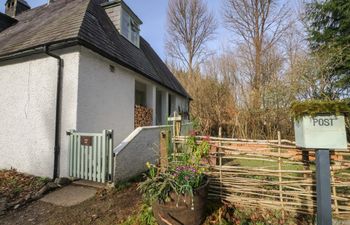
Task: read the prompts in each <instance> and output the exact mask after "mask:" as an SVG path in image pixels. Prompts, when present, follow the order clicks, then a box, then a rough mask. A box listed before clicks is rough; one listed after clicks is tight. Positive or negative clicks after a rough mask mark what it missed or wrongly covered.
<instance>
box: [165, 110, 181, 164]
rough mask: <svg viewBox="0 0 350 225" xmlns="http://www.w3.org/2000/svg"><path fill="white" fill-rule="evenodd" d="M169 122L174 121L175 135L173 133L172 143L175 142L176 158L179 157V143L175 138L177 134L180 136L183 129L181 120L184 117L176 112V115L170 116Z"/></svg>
mask: <svg viewBox="0 0 350 225" xmlns="http://www.w3.org/2000/svg"><path fill="white" fill-rule="evenodd" d="M168 121H169V122H173V135H172V143H173V149H174V151H173V155H174V159H176V157H177V144H176V143H175V138H176V137H177V136H180V131H181V121H182V118H181V116H179V115H177V112H176V111H175V112H174V117H169V118H168Z"/></svg>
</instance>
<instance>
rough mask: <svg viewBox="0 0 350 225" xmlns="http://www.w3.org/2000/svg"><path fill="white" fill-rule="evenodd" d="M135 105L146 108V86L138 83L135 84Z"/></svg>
mask: <svg viewBox="0 0 350 225" xmlns="http://www.w3.org/2000/svg"><path fill="white" fill-rule="evenodd" d="M135 105H140V106H144V107H146V105H147V99H146V85H145V84H143V83H140V82H138V81H136V82H135Z"/></svg>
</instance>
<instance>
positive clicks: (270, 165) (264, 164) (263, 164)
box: [225, 158, 303, 170]
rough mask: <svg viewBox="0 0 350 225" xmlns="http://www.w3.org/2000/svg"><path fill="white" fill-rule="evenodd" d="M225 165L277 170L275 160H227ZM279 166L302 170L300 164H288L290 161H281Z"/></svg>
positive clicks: (286, 168) (283, 168) (284, 168)
mask: <svg viewBox="0 0 350 225" xmlns="http://www.w3.org/2000/svg"><path fill="white" fill-rule="evenodd" d="M225 165H240V166H242V167H247V168H248V167H249V168H266V169H272V170H278V163H277V162H270V161H262V160H255V159H253V158H252V159H232V160H227V161H226V162H225ZM281 168H282V170H303V166H302V165H297V164H290V163H282V166H281Z"/></svg>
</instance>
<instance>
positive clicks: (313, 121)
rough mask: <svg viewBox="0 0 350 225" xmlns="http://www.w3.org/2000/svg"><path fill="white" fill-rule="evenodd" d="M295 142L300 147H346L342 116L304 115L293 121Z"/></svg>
mask: <svg viewBox="0 0 350 225" xmlns="http://www.w3.org/2000/svg"><path fill="white" fill-rule="evenodd" d="M294 130H295V142H296V145H297V146H298V147H301V148H316V149H346V148H347V140H346V131H345V119H344V116H331V115H329V116H326V115H321V116H316V117H311V116H304V117H302V118H301V119H300V120H295V121H294Z"/></svg>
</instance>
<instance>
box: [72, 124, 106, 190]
mask: <svg viewBox="0 0 350 225" xmlns="http://www.w3.org/2000/svg"><path fill="white" fill-rule="evenodd" d="M67 135H69V176H71V177H75V178H80V179H84V180H91V181H96V182H102V183H105V182H106V181H111V180H112V178H113V131H112V130H103V131H102V133H79V132H76V131H75V130H71V131H69V132H67Z"/></svg>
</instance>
